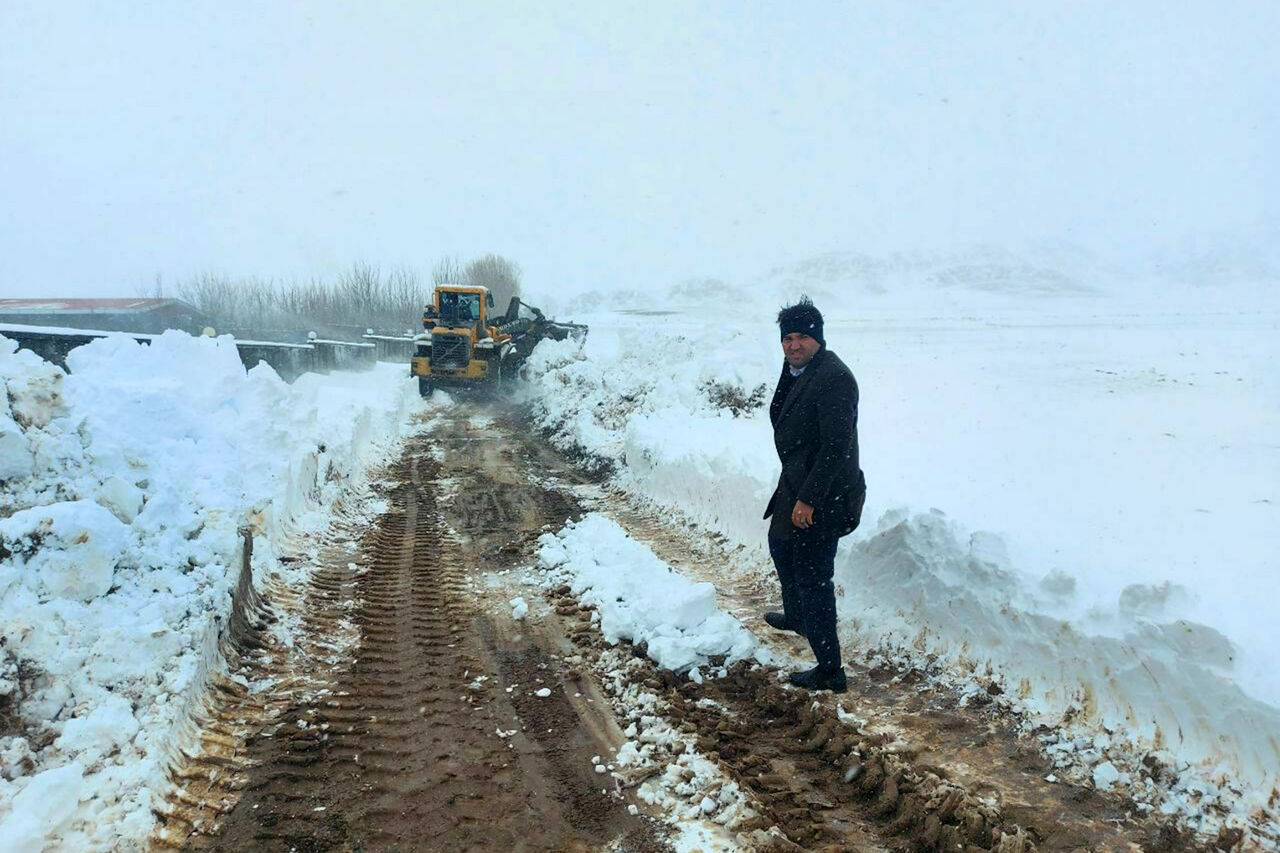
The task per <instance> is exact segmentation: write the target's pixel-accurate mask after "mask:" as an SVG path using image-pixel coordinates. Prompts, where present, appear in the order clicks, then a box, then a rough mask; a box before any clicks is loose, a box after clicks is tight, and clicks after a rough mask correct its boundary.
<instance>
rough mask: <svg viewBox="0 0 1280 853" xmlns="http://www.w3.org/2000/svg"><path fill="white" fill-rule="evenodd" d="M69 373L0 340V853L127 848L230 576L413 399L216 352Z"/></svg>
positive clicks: (332, 484)
mask: <svg viewBox="0 0 1280 853" xmlns="http://www.w3.org/2000/svg"><path fill="white" fill-rule="evenodd" d="M68 365H69V367H70V371H71V372H70V373H69V374H64V373H63V372H62V371H61V370H60V369H59V368H57V367H55V366H52V365H49V364H47V363H45V362H43V361H41V360H40V359H38V358H37V357H35V356H33V355H32V354H31V353H29V352H26V351H15V345H14V344H13V343H12V342H10V341H7V340H4V339H0V378H2V379H3V382H4V391H5V393H4V394H0V471H2V472H3V473H2V474H0V476H3V483H2V485H0V516H5V517H4V518H3V519H2V520H0V554H2V555H3V556H4V560H3V562H2V563H0V725H3V728H2V729H0V838H4V839H5V842H6V843H5V849H6V850H18V851H27V850H31V851H38V850H42V849H44V848H45V847H46V845H48V844H53V845H55V846H58V847H59V848H60V849H118V848H121V847H125V848H129V847H136V846H139V845H140V844H142V843H143V841H144V840H145V839H146V837H147V836H148V835H149V833H150V831H151V828H152V825H153V817H152V813H151V809H152V806H153V804H155V803H156V802H157V798H158V797H160V796H162V795H163V793H164V786H165V784H166V771H167V767H168V765H169V762H170V760H171V758H172V757H173V756H174V754H175V751H176V750H177V749H178V748H179V747H180V744H179V743H178V741H179V740H180V738H179V737H178V732H179V731H180V729H181V728H182V724H183V722H184V716H185V714H187V713H188V708H189V704H190V701H191V697H192V696H193V695H195V694H198V693H199V691H200V688H201V678H202V677H203V674H204V673H205V672H206V670H207V667H208V665H209V661H208V660H207V656H208V654H209V651H208V650H209V649H210V648H212V647H213V646H214V645H215V644H214V643H213V642H212V640H213V638H214V637H216V635H217V631H218V629H219V625H220V624H221V622H222V620H223V619H225V617H226V615H227V611H228V607H229V604H230V590H231V588H232V586H233V585H234V583H235V581H236V579H237V573H238V571H239V569H240V565H241V561H242V545H241V542H242V537H241V535H240V534H239V533H238V529H239V528H240V527H241V526H243V525H250V526H251V527H252V528H253V529H254V530H255V531H256V532H257V533H259V534H261V535H264V536H265V540H264V542H263V546H264V551H270V546H271V543H272V542H273V541H279V537H280V536H282V535H284V534H285V533H287V532H288V531H291V530H299V529H306V528H308V527H311V526H314V525H317V524H319V523H320V522H321V521H322V519H323V517H324V513H325V511H326V507H327V506H328V505H329V504H330V503H331V502H332V500H333V499H334V497H335V496H336V495H337V494H339V493H340V492H341V491H342V490H343V489H345V488H348V487H350V486H351V484H352V483H353V482H355V481H357V480H358V478H359V477H360V476H361V473H362V471H363V469H364V467H365V466H366V465H367V464H368V463H369V462H371V461H372V460H373V459H374V458H375V456H376V455H378V454H381V453H385V452H386V450H387V449H388V447H389V442H390V440H391V439H393V438H394V437H395V436H396V435H397V434H398V433H399V432H400V430H401V428H402V426H403V424H404V422H405V420H406V416H407V413H408V411H409V407H410V405H411V404H412V402H413V401H414V400H415V399H416V395H415V394H414V393H413V388H412V385H411V383H409V382H407V381H406V380H405V379H404V377H403V370H402V369H401V368H399V367H397V366H392V365H386V366H380V367H379V368H378V369H377V370H375V371H373V372H371V373H362V374H358V375H355V374H334V375H332V376H317V375H307V376H304V377H302V378H301V379H299V380H298V381H297V382H296V383H295V384H293V385H287V384H285V383H284V382H283V381H281V380H280V378H279V377H278V376H277V375H276V374H275V373H274V372H273V371H272V370H271V369H270V368H269V367H266V366H265V365H260V366H258V367H256V368H254V369H253V370H250V371H248V372H247V373H246V371H245V370H244V368H243V366H242V365H241V363H240V359H239V356H238V354H237V352H236V348H235V346H234V343H233V342H232V341H231V340H230V339H229V338H228V339H219V340H213V339H208V338H192V337H190V336H188V335H186V334H183V333H180V332H171V333H166V334H163V335H159V336H156V337H155V338H154V339H153V341H152V342H151V344H150V345H149V346H145V345H141V344H138V343H136V342H135V341H133V340H132V339H131V338H129V337H127V336H119V335H113V336H110V337H108V338H103V339H99V340H96V341H94V342H92V343H90V344H87V345H85V346H83V347H80V348H78V349H76V350H74V351H72V353H71V354H70V355H69V357H68Z"/></svg>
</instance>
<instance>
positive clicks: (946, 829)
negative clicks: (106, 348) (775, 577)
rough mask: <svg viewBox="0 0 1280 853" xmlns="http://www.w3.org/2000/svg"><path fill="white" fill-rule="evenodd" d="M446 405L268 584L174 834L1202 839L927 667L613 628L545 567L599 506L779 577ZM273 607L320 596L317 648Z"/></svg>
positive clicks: (517, 429)
mask: <svg viewBox="0 0 1280 853" xmlns="http://www.w3.org/2000/svg"><path fill="white" fill-rule="evenodd" d="M428 417H429V418H430V419H429V420H428V421H427V422H426V423H424V424H423V425H422V431H421V432H420V433H418V434H417V435H416V436H414V437H413V438H411V439H410V441H409V442H408V444H407V446H406V448H405V453H404V456H403V458H402V459H401V460H400V461H399V462H398V463H396V464H395V465H393V466H392V467H391V468H390V469H389V470H388V471H387V472H386V477H385V479H386V482H385V483H384V484H382V485H381V486H379V487H377V488H378V489H379V490H380V491H381V492H383V497H384V501H385V506H384V511H383V512H382V514H381V516H380V517H379V518H378V519H377V522H376V524H373V525H363V526H362V525H361V524H360V522H359V521H358V514H353V515H352V516H351V517H350V518H349V519H348V520H346V521H341V520H340V521H339V523H338V524H336V525H335V526H334V528H333V529H332V530H331V531H329V533H328V534H327V536H326V537H325V541H324V542H323V543H321V544H320V545H319V546H318V547H316V548H314V550H313V551H311V552H308V551H305V550H304V549H300V553H299V555H298V558H299V559H298V560H295V561H294V562H295V564H298V563H302V562H306V561H310V562H312V563H313V565H312V566H311V567H310V576H311V582H310V585H309V587H308V588H306V589H305V590H297V591H293V594H289V593H290V591H289V590H282V589H270V590H268V592H267V595H266V601H265V602H264V604H263V607H262V608H260V612H258V613H257V614H254V613H250V614H249V616H250V617H251V618H246V619H245V625H246V626H247V627H246V630H245V631H244V632H243V633H242V636H241V639H240V643H241V645H242V646H243V647H244V649H245V653H244V654H243V655H241V667H240V671H239V672H237V673H233V676H232V678H231V679H229V681H230V682H231V683H232V684H235V683H243V684H248V685H251V687H250V688H249V689H247V690H245V689H235V688H227V689H223V690H221V691H219V694H218V697H217V703H216V704H217V705H218V706H219V712H218V714H216V715H215V721H214V722H211V724H210V725H209V726H208V727H207V728H208V736H207V737H206V738H205V751H204V753H203V754H202V755H201V756H199V757H197V758H195V759H193V760H192V762H191V764H190V765H189V766H188V767H186V768H184V769H183V771H182V773H183V776H184V778H186V779H187V780H188V784H186V785H184V786H183V788H182V790H181V791H180V792H179V793H178V794H177V795H175V797H174V798H172V799H171V801H170V803H169V805H168V806H167V808H166V809H165V811H166V814H167V818H166V831H165V833H164V837H163V838H162V839H159V841H160V843H159V844H158V845H157V846H164V847H178V848H183V847H185V848H187V849H212V850H241V849H255V850H268V851H269V850H291V849H298V850H357V849H385V850H442V851H443V850H459V849H477V850H481V849H485V850H517V849H518V850H531V851H538V850H546V851H550V850H583V851H585V850H606V849H609V850H619V851H650V850H692V849H702V850H706V851H712V850H752V849H778V850H796V849H812V850H849V849H856V850H882V849H887V850H906V849H936V850H942V849H956V846H957V845H962V846H964V847H965V849H969V850H1001V851H1006V853H1012V852H1013V851H1018V850H1032V849H1040V850H1074V849H1081V848H1085V849H1125V848H1126V847H1131V846H1132V845H1137V846H1142V847H1145V848H1147V849H1163V850H1183V849H1195V848H1194V846H1193V845H1192V844H1191V843H1190V842H1188V841H1187V839H1185V838H1184V837H1183V836H1181V835H1179V834H1178V833H1177V832H1175V831H1174V830H1172V829H1171V828H1169V827H1167V826H1162V825H1161V824H1160V823H1159V822H1158V821H1155V820H1153V819H1150V818H1145V819H1144V818H1139V817H1134V816H1133V814H1132V813H1131V810H1130V809H1129V808H1128V806H1127V804H1126V803H1125V802H1124V801H1123V800H1122V799H1120V798H1119V797H1113V796H1106V795H1103V794H1099V793H1096V792H1093V791H1089V790H1084V789H1079V788H1075V787H1072V786H1066V785H1054V784H1050V783H1048V782H1046V781H1044V780H1043V778H1042V777H1043V776H1044V775H1045V772H1046V768H1047V767H1048V764H1047V763H1046V759H1045V757H1044V755H1043V753H1042V752H1041V751H1040V749H1039V744H1038V742H1037V741H1036V740H1035V739H1034V738H1033V737H1028V736H1019V735H1018V734H1016V732H1015V731H1014V721H1012V720H1010V719H1007V718H1005V717H1004V716H1003V715H1002V714H1001V713H1000V712H998V711H996V710H995V709H994V708H993V707H992V706H990V705H986V706H983V705H975V704H973V703H971V704H970V706H968V707H961V705H960V702H959V697H958V696H957V695H955V694H954V693H951V692H949V691H948V690H947V688H946V687H945V686H943V685H941V684H938V683H935V682H933V681H931V680H930V679H929V678H928V676H927V674H925V673H920V672H914V671H892V670H888V669H883V668H882V669H871V668H866V667H858V668H855V675H856V677H855V680H854V686H853V689H852V691H851V693H850V694H849V695H847V696H845V697H840V701H839V702H837V701H835V699H834V697H831V696H829V695H823V696H819V697H811V696H809V695H807V694H804V693H801V692H799V691H796V690H794V689H791V688H789V687H784V686H782V685H781V684H780V682H779V675H780V670H779V669H776V668H774V667H772V666H763V665H760V664H758V663H755V662H753V661H751V660H742V661H740V662H738V663H737V664H734V665H732V666H729V667H728V668H727V669H726V670H725V672H724V675H723V676H722V677H712V676H713V675H714V674H715V673H716V672H717V671H718V670H719V668H720V667H721V666H722V665H723V663H724V661H723V658H721V659H719V660H716V659H714V658H713V659H712V660H711V661H710V662H709V664H708V666H707V669H706V672H707V673H708V675H707V676H700V677H701V678H702V679H703V680H702V681H701V683H699V682H698V681H697V680H689V678H687V677H686V674H685V673H673V672H671V671H670V670H665V669H662V668H660V667H659V666H658V665H657V664H656V663H654V662H653V661H652V660H650V659H649V658H648V657H647V655H646V651H647V650H646V649H645V648H644V647H643V646H634V645H632V644H630V643H628V642H620V643H609V642H607V641H606V640H605V639H604V637H603V636H602V635H601V634H600V631H599V627H598V625H599V614H598V613H597V612H596V609H595V608H594V607H593V606H589V605H587V604H584V603H583V601H582V598H581V597H580V596H578V595H575V594H574V593H573V592H572V586H571V585H570V584H569V583H564V582H562V580H563V578H562V576H561V575H560V574H557V572H556V571H555V570H548V569H546V568H544V567H542V566H540V565H530V564H531V563H534V562H535V552H536V550H537V549H538V547H539V544H540V540H541V543H542V544H543V545H544V546H545V543H546V542H547V537H546V534H547V533H548V531H550V532H556V531H558V530H560V529H561V527H562V525H563V524H564V523H565V522H566V521H567V520H568V519H570V518H572V517H578V516H581V515H582V513H583V512H585V511H590V510H596V511H602V512H605V513H607V514H609V515H611V516H612V517H613V518H614V519H615V521H617V522H619V523H620V524H621V525H622V526H623V528H624V529H625V530H626V531H627V532H628V533H629V534H630V536H631V537H633V538H634V539H635V540H636V541H637V542H640V543H644V544H645V545H647V546H648V547H650V548H651V549H652V551H653V553H654V554H656V555H657V557H655V559H656V558H661V560H662V561H664V562H665V564H667V565H669V566H672V567H675V568H676V569H678V570H679V571H680V572H682V573H686V574H687V575H688V576H689V577H690V579H691V580H695V581H702V580H710V581H712V582H714V583H715V584H716V585H717V592H718V598H719V601H720V607H722V608H724V609H726V610H729V611H731V612H733V613H735V614H737V615H738V616H740V617H741V619H742V620H743V622H744V623H745V624H746V625H747V626H748V627H749V628H750V629H751V630H753V631H756V632H759V633H761V634H762V635H763V634H764V628H763V625H762V624H760V623H759V621H758V619H757V618H756V614H758V611H759V610H760V609H762V607H761V606H762V605H763V604H764V602H765V601H766V600H767V597H768V595H769V589H768V587H767V586H766V585H764V584H762V583H761V582H759V581H760V575H759V573H756V574H754V575H753V574H752V573H750V572H743V571H733V572H721V571H720V569H721V568H722V567H724V566H725V565H727V564H728V563H729V561H733V560H740V559H741V558H742V556H741V554H740V553H739V552H736V551H734V550H733V549H731V548H728V547H726V546H725V545H724V544H723V542H722V541H717V539H716V537H714V536H711V535H708V534H706V533H705V532H703V531H701V530H699V529H698V528H696V527H694V526H691V525H685V524H683V523H675V524H673V522H672V519H671V518H670V516H669V515H668V516H666V517H664V518H658V517H657V516H655V515H653V514H652V513H651V512H650V511H649V510H647V509H646V508H645V507H644V506H642V505H639V504H636V503H633V502H632V501H631V500H630V499H628V498H627V496H626V495H623V494H621V493H617V492H611V491H608V490H606V489H604V488H602V487H600V486H599V485H597V484H593V483H591V482H589V480H588V478H586V477H585V476H584V475H582V474H581V473H579V472H578V471H577V470H575V469H574V468H573V467H572V466H571V465H570V464H569V463H567V462H565V461H564V460H563V459H561V458H560V457H558V456H556V455H555V454H554V453H552V452H551V451H550V450H548V449H547V447H546V446H545V445H544V444H543V443H542V442H541V440H540V439H538V437H537V436H536V435H533V434H532V430H531V429H530V428H529V425H528V423H527V421H526V420H525V419H524V417H523V415H522V414H521V413H519V412H516V411H514V410H511V409H507V408H496V407H483V406H480V405H479V404H477V403H475V402H474V401H466V402H465V403H464V404H460V405H458V406H456V407H452V408H448V407H445V408H439V404H438V403H433V407H432V408H430V409H428ZM751 578H755V580H751ZM250 603H251V602H250ZM249 609H250V610H252V608H249ZM255 620H256V625H255ZM271 620H277V621H279V622H281V623H289V622H291V621H293V620H298V623H299V624H300V630H299V631H298V632H297V636H296V640H295V642H294V643H293V645H292V648H285V647H283V646H282V644H281V643H280V642H279V636H280V635H279V632H278V631H274V630H272V629H271V627H270V623H271ZM763 641H765V642H767V643H769V644H770V646H771V648H772V653H773V655H774V656H775V657H777V658H781V659H783V660H787V659H790V658H792V657H793V656H795V655H797V654H800V653H802V650H801V649H800V648H799V647H798V646H796V645H794V644H792V643H791V641H789V640H787V639H785V638H782V639H779V638H777V637H773V636H764V637H763ZM256 646H261V648H262V651H261V653H258V652H256V651H255V647H256ZM815 698H816V701H815ZM850 709H852V710H850ZM209 779H213V782H212V783H210V784H206V783H205V782H204V780H209ZM197 782H199V783H200V784H199V785H197V784H196V783H197ZM664 824H665V825H664Z"/></svg>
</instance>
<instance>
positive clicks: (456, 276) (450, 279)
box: [431, 255, 462, 287]
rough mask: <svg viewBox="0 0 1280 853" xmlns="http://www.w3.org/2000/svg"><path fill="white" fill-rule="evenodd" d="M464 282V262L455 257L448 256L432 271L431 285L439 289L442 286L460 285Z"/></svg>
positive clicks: (438, 262) (437, 263)
mask: <svg viewBox="0 0 1280 853" xmlns="http://www.w3.org/2000/svg"><path fill="white" fill-rule="evenodd" d="M461 281H462V261H460V260H458V259H457V258H456V257H454V256H453V255H446V256H445V257H443V258H441V259H440V260H438V261H436V265H435V267H434V268H433V269H432V270H431V283H432V284H433V285H436V286H437V287H438V286H439V285H442V284H459V283H461Z"/></svg>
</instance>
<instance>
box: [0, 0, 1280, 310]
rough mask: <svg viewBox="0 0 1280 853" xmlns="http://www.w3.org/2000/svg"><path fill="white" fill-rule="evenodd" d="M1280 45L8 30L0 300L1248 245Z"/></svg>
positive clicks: (38, 19)
mask: <svg viewBox="0 0 1280 853" xmlns="http://www.w3.org/2000/svg"><path fill="white" fill-rule="evenodd" d="M462 7H465V8H462ZM1277 32H1280V3H1277V2H1273V0H1261V2H1230V3H1217V2H1214V3H1210V2H1204V3H1200V2H1178V1H1177V0H1174V2H1170V0H1161V2H1132V0H1130V1H1129V2H1123V3H1116V2H1114V0H1106V2H1061V3H1057V2H1044V3H1026V2H1015V0H1010V2H1007V3H975V2H966V3H954V2H949V3H926V2H911V3H883V2H874V3H873V2H843V3H816V2H813V3H783V2H778V3H699V4H693V3H670V4H667V3H660V2H644V3H603V2H582V3H553V4H546V3H532V2H529V3H466V4H458V3H449V4H445V3H409V2H405V3H390V2H360V3H356V2H349V3H332V2H319V0H314V1H313V2H267V3H263V2H241V0H219V2H212V3H187V2H182V3H173V2H155V3H150V2H117V3H66V2H56V0H36V2H28V0H0V296H26V295H31V296H41V295H103V296H105V295H126V296H127V295H134V294H136V293H137V292H138V290H139V288H140V287H142V286H144V285H146V284H147V283H149V282H150V281H152V280H153V279H154V278H155V276H156V275H157V274H160V275H162V276H163V277H164V280H165V281H166V282H167V283H169V284H170V285H172V284H173V283H174V282H176V281H179V280H181V279H182V278H184V277H186V276H189V275H191V274H192V273H195V272H200V271H206V270H208V271H219V272H225V273H229V274H234V275H259V276H265V277H272V276H275V277H297V276H309V275H312V274H321V275H324V274H329V273H332V272H333V271H334V270H336V269H338V268H341V267H344V266H346V265H348V264H349V263H350V262H352V261H354V260H357V259H362V260H368V261H372V262H376V263H380V264H383V265H388V266H389V265H395V264H410V265H415V266H419V267H422V268H423V269H424V270H426V269H429V268H430V266H431V265H432V264H433V263H434V262H435V261H436V259H438V258H439V257H441V256H442V255H446V254H456V255H463V256H469V255H474V254H478V253H482V252H487V251H497V252H500V253H503V254H506V255H508V256H510V257H512V258H514V259H515V260H517V261H518V262H519V263H520V264H521V265H522V266H523V268H524V270H525V274H526V281H527V283H528V284H530V285H531V286H534V287H536V288H537V289H539V290H542V289H546V288H552V287H554V286H555V285H556V283H560V282H563V283H564V284H566V285H568V286H572V287H574V288H578V287H583V286H587V285H596V286H600V285H608V284H611V283H616V284H618V285H619V286H625V287H636V286H643V285H644V284H646V283H654V282H656V283H660V284H668V283H671V282H672V281H674V280H678V279H682V278H686V277H692V276H717V277H721V278H726V279H730V280H732V279H738V278H743V277H750V276H752V275H754V274H757V273H760V272H763V271H764V270H765V269H767V268H769V267H771V266H772V265H774V264H777V263H782V262H786V261H791V260H797V259H800V258H804V257H806V256H809V255H813V254H816V253H819V252H824V251H830V250H847V249H857V250H863V251H871V252H878V251H883V250H886V249H893V248H901V247H917V246H919V247H938V246H945V245H951V244H960V243H969V242H974V241H991V242H996V243H1000V244H1003V245H1013V246H1016V245H1017V244H1020V243H1021V242H1023V241H1027V240H1053V241H1057V240H1065V241H1070V242H1079V243H1083V244H1085V245H1088V246H1092V247H1101V248H1109V249H1116V248H1131V247H1135V246H1150V245H1155V244H1157V243H1164V242H1168V241H1170V240H1176V239H1178V238H1179V237H1180V236H1181V235H1184V234H1187V233H1190V232H1200V231H1206V230H1207V231H1213V232H1217V233H1231V232H1233V231H1237V230H1243V229H1253V228H1256V227H1258V226H1259V225H1260V224H1268V223H1275V222H1277V221H1280V165H1278V162H1277V161H1278V159H1280V158H1278V157H1277V152H1280V94H1278V92H1280V85H1277V84H1278V81H1280V73H1278V72H1280V59H1277V57H1278V56H1280V51H1277V50H1276V49H1275V45H1274V39H1275V34H1276V33H1277Z"/></svg>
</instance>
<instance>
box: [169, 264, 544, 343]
mask: <svg viewBox="0 0 1280 853" xmlns="http://www.w3.org/2000/svg"><path fill="white" fill-rule="evenodd" d="M431 278H432V281H433V282H434V283H435V284H482V285H485V286H486V287H488V288H490V289H491V290H492V291H493V295H494V301H495V302H496V304H497V305H498V307H499V310H504V309H505V308H506V306H507V303H508V302H509V301H510V299H511V296H512V295H514V294H518V293H519V288H520V268H519V267H518V266H516V264H515V263H514V262H512V261H509V260H507V259H506V258H502V257H499V256H498V255H486V256H485V257H483V258H477V259H476V260H474V261H472V262H470V263H469V264H467V265H466V266H465V267H464V266H462V264H461V263H460V262H459V261H458V260H457V259H455V258H444V259H442V260H441V261H440V262H439V263H437V264H436V266H435V268H434V269H433V270H432V273H431ZM176 291H177V293H176V295H177V296H178V297H179V298H181V299H185V300H186V301H187V302H190V303H191V304H192V305H194V306H196V307H197V308H199V309H200V310H201V311H203V312H204V313H205V314H208V315H209V316H210V317H211V318H212V319H213V324H214V326H215V327H216V328H217V329H219V330H221V331H230V332H236V333H241V334H243V333H250V334H254V335H264V336H267V337H270V338H273V339H278V340H294V339H299V338H300V337H301V336H302V335H303V334H305V332H307V331H313V330H314V331H317V332H320V333H321V335H322V336H335V337H346V338H358V335H359V334H360V333H362V332H363V331H364V330H365V329H366V328H369V327H373V328H378V329H383V330H387V331H403V330H405V329H408V328H413V327H414V326H416V325H417V320H418V317H420V316H421V314H422V306H423V305H424V304H425V303H426V301H427V299H428V298H429V297H430V293H431V290H430V285H428V284H426V283H425V281H424V280H423V278H422V276H421V275H420V274H419V273H418V271H417V270H414V269H411V268H409V267H395V268H393V269H391V270H390V271H389V272H387V273H385V274H384V273H383V271H382V270H381V268H379V267H378V266H377V265H375V264H371V263H365V262H359V263H355V264H352V265H351V267H350V268H348V269H346V270H344V271H343V272H342V273H341V274H339V275H338V277H337V278H336V280H334V281H332V282H326V281H323V280H321V279H310V280H306V281H286V282H279V281H274V280H270V279H259V278H244V279H233V278H230V277H228V276H224V275H219V274H216V273H202V274H200V275H197V276H195V277H193V278H191V279H189V280H188V281H186V282H184V283H183V284H182V285H180V286H179V287H178V288H177V289H176Z"/></svg>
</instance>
